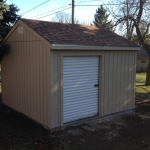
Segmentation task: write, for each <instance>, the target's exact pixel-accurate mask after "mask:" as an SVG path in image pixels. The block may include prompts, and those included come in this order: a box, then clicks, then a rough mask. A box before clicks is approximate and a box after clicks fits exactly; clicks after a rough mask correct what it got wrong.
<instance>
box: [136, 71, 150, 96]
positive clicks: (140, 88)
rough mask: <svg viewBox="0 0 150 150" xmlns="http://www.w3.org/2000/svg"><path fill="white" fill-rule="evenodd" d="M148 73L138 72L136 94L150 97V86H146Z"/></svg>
mask: <svg viewBox="0 0 150 150" xmlns="http://www.w3.org/2000/svg"><path fill="white" fill-rule="evenodd" d="M145 81H146V73H145V72H142V73H137V74H136V95H142V96H148V97H150V86H145Z"/></svg>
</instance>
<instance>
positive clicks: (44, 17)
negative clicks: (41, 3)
mask: <svg viewBox="0 0 150 150" xmlns="http://www.w3.org/2000/svg"><path fill="white" fill-rule="evenodd" d="M70 8H72V7H69V8H66V9H63V10H60V11H57V12H54V13H52V14H48V15H46V16H43V17H40V18H37V19H41V18H45V17H47V16H50V15H53V14H56V13H58V12H61V11H64V10H67V9H70Z"/></svg>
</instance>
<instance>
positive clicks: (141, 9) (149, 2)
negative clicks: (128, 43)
mask: <svg viewBox="0 0 150 150" xmlns="http://www.w3.org/2000/svg"><path fill="white" fill-rule="evenodd" d="M115 3H116V2H115ZM116 8H117V10H119V11H116V10H114V8H110V9H109V10H110V11H111V14H112V16H113V17H114V20H115V21H116V23H115V28H116V29H117V30H118V29H119V30H120V31H122V32H123V31H125V33H126V38H127V39H129V40H131V39H132V35H133V34H136V36H137V38H138V41H139V43H140V45H141V46H142V47H143V48H144V49H145V50H146V52H147V53H148V56H149V58H150V41H149V38H147V37H149V36H148V35H149V28H150V0H126V1H124V0H121V1H120V5H119V6H117V7H116ZM121 29H122V30H121ZM145 85H150V62H149V64H148V67H147V76H146V83H145Z"/></svg>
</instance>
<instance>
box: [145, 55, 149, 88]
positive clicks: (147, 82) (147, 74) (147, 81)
mask: <svg viewBox="0 0 150 150" xmlns="http://www.w3.org/2000/svg"><path fill="white" fill-rule="evenodd" d="M149 58H150V57H149ZM145 85H146V86H148V85H150V60H149V63H148V66H147V72H146V83H145Z"/></svg>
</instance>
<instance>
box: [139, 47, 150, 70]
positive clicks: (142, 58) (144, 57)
mask: <svg viewBox="0 0 150 150" xmlns="http://www.w3.org/2000/svg"><path fill="white" fill-rule="evenodd" d="M148 63H149V57H148V54H147V52H146V51H145V50H144V49H143V48H141V49H140V50H138V51H137V61H136V71H137V72H140V71H146V70H147V65H148Z"/></svg>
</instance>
